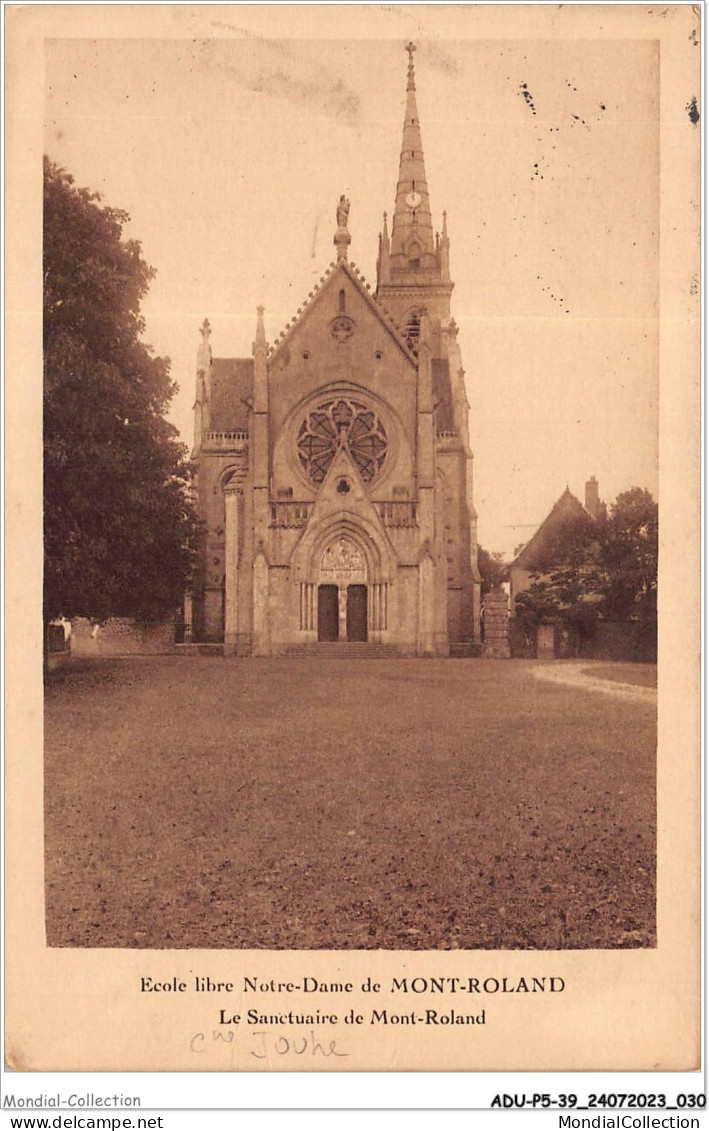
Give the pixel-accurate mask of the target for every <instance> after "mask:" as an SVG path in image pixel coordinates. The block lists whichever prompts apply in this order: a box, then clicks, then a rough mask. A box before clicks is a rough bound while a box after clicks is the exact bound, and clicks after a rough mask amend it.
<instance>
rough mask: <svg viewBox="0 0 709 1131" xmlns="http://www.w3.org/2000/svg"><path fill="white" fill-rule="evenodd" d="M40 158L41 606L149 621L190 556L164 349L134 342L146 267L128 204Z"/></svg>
mask: <svg viewBox="0 0 709 1131" xmlns="http://www.w3.org/2000/svg"><path fill="white" fill-rule="evenodd" d="M99 200H100V198H99V197H98V195H97V194H95V193H91V192H89V191H88V190H87V189H82V188H77V187H76V186H75V185H74V181H73V178H72V177H71V176H70V175H69V174H68V173H67V172H65V171H64V170H63V169H61V168H59V167H58V166H57V165H55V164H53V163H52V162H51V161H49V160H48V159H47V158H45V164H44V491H45V512H44V546H45V578H44V614H45V619H47V620H49V619H51V618H53V617H56V616H60V615H61V616H68V617H73V616H87V617H90V618H92V619H95V620H103V619H105V618H107V617H109V616H113V615H123V616H134V617H137V618H139V619H145V620H148V619H157V618H159V617H161V616H163V615H165V614H167V613H169V612H171V611H173V610H174V609H175V608H176V607H177V606H178V605H179V603H180V600H181V596H182V593H183V591H184V586H185V582H186V579H187V578H188V576H189V573H190V570H191V567H192V563H193V560H194V546H195V534H196V523H195V518H194V512H193V509H192V505H191V502H190V498H189V480H190V465H189V463H188V461H187V449H186V448H185V446H184V445H183V444H181V443H180V442H179V441H178V434H177V430H176V429H175V428H174V427H173V426H172V425H171V424H169V423H168V421H167V420H166V419H165V415H164V414H165V412H166V410H167V408H168V405H169V403H170V400H171V398H172V396H173V394H174V392H175V391H176V385H175V384H174V383H173V382H172V381H171V379H170V373H169V361H168V360H167V359H166V358H159V357H155V356H153V353H152V350H151V349H150V347H149V346H147V345H145V344H144V343H143V342H142V341H141V334H142V331H143V328H144V323H143V319H142V318H141V314H140V302H141V300H142V298H143V296H144V295H145V293H146V291H147V289H148V286H149V283H150V280H151V279H152V277H153V275H154V271H153V269H152V268H151V267H149V266H148V265H147V264H146V263H145V262H144V260H143V259H142V256H141V248H140V244H139V243H138V242H136V241H135V240H123V239H122V230H123V226H124V225H125V224H126V222H127V221H128V219H129V217H128V215H127V213H125V212H123V211H121V210H119V209H115V208H109V207H104V206H102V205H100V203H99Z"/></svg>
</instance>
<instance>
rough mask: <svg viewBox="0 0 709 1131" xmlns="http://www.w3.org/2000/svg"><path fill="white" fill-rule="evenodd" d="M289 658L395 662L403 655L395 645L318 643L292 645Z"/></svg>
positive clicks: (287, 652)
mask: <svg viewBox="0 0 709 1131" xmlns="http://www.w3.org/2000/svg"><path fill="white" fill-rule="evenodd" d="M286 655H287V656H293V657H296V656H298V657H301V658H307V659H312V660H315V659H319V660H395V659H397V658H399V657H400V655H401V653H400V651H399V649H398V648H397V646H396V645H395V644H376V643H374V642H371V641H345V640H342V641H340V640H332V641H318V642H317V643H316V644H291V646H290V647H289V648H288V649H287V650H286Z"/></svg>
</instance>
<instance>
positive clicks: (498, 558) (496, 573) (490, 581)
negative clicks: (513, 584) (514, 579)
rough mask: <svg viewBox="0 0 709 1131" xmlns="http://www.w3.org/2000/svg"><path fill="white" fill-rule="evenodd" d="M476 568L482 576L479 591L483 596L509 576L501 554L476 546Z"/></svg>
mask: <svg viewBox="0 0 709 1131" xmlns="http://www.w3.org/2000/svg"><path fill="white" fill-rule="evenodd" d="M478 569H479V571H480V576H481V578H482V587H481V593H482V596H483V597H484V596H485V594H486V593H489V592H490V590H491V589H495V588H496V586H498V585H501V584H502V582H503V581H507V580H508V578H509V569H508V567H507V566H506V565H505V563H504V562H503V560H502V554H498V553H496V552H494V551H493V552H492V553H490V552H489V551H488V550H484V549H483V547H482V546H478Z"/></svg>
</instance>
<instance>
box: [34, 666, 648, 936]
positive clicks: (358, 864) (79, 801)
mask: <svg viewBox="0 0 709 1131" xmlns="http://www.w3.org/2000/svg"><path fill="white" fill-rule="evenodd" d="M623 666H624V667H626V668H627V667H628V665H623ZM534 667H535V664H534V662H532V661H507V662H505V661H500V662H492V661H488V662H486V661H480V660H459V661H453V660H449V661H446V660H379V661H378V660H352V661H336V662H333V663H331V664H329V665H328V666H323V665H321V664H320V663H318V662H317V661H311V660H307V659H305V660H299V659H288V660H276V659H272V660H239V659H223V658H220V657H199V658H196V657H195V658H189V659H188V658H183V657H177V656H176V657H172V656H165V657H149V658H148V657H145V658H133V659H103V660H98V659H97V660H90V661H75V662H74V663H73V664H72V665H70V666H69V667H66V668H64V669H61V670H59V671H57V672H54V673H52V674H51V675H50V676H49V677H48V682H47V697H46V715H45V735H46V770H45V783H46V814H45V834H46V895H47V903H46V906H47V940H48V943H49V945H50V946H63V947H72V946H78V947H90V946H93V947H151V948H164V947H212V948H218V947H230V948H245V947H253V948H268V949H279V948H293V949H317V948H347V949H377V948H381V949H397V950H415V949H436V948H445V949H450V948H462V949H478V948H501V949H525V948H538V949H543V948H550V949H558V948H575V949H579V948H597V947H604V948H607V947H646V946H654V944H655V707H654V704H653V703H652V702H647V701H644V700H641V701H636V700H632V699H628V700H624V699H623V698H622V697H613V696H607V695H603V694H599V693H598V692H595V691H593V690H588V689H586V688H584V687H583V686H568V685H563V684H560V683H556V682H551V681H546V680H542V679H535V678H533V676H532V669H533V668H534ZM604 668H605V669H606V673H607V674H606V676H605V677H604V678H613V671H612V665H608V664H606V665H604ZM608 673H610V674H608ZM643 682H644V680H643Z"/></svg>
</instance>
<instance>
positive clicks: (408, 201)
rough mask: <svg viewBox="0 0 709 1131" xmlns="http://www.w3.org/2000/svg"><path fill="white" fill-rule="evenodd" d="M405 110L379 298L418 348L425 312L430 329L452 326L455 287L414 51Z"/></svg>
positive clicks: (382, 237) (383, 247) (381, 251)
mask: <svg viewBox="0 0 709 1131" xmlns="http://www.w3.org/2000/svg"><path fill="white" fill-rule="evenodd" d="M406 50H407V52H408V55H409V64H408V69H407V77H406V109H405V111H404V128H403V134H402V139H401V154H400V157H399V179H398V182H397V186H396V201H395V204H394V215H393V217H392V228H391V238H390V237H389V232H388V226H387V215H386V213H385V214H384V225H383V228H382V232H381V235H380V237H379V256H378V259H377V297H378V298H379V299H381V300H382V302H383V303H384V305H385V306H386V307H387V309H388V310H389V311H390V313H391V314H392V316H393V317H394V319H395V320H396V321H397V322H398V324H399V326H400V327H401V328H402V329H403V328H405V327H406V328H407V329H408V330H410V331H411V334H410V340H411V341H412V343H414V342H415V341H416V340H417V338H418V335H419V332H420V315H421V310H422V309H423V308H426V309H427V310H428V315H429V318H430V319H431V329H432V331H433V333H434V335H436V336H437V335H438V332H439V331H440V327H441V325H447V324H448V322H449V321H450V296H451V292H452V290H453V283H452V282H451V281H450V273H449V270H448V258H449V241H448V231H447V226H446V216H445V213H444V214H443V229H442V233H441V232H436V233H435V235H434V230H433V221H432V217H431V203H430V198H429V192H428V180H427V178H426V166H425V163H424V156H423V141H422V139H421V124H420V122H419V116H418V107H417V105H416V73H415V68H414V51H415V50H416V46H415V44H413V43H409V44H407V46H406Z"/></svg>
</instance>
